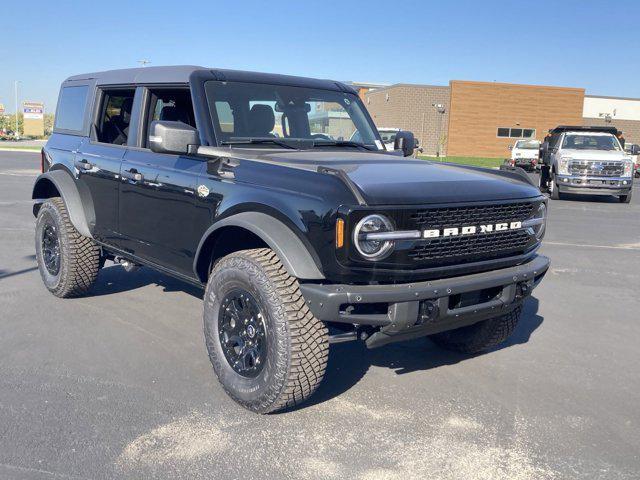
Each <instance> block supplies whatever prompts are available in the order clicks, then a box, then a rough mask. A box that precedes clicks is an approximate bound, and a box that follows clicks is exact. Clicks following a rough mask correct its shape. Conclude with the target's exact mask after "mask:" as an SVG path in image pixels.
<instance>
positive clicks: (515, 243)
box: [407, 230, 531, 264]
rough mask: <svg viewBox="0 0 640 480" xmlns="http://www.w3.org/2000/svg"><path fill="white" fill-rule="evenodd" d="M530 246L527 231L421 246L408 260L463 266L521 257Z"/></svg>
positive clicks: (445, 239) (450, 239)
mask: <svg viewBox="0 0 640 480" xmlns="http://www.w3.org/2000/svg"><path fill="white" fill-rule="evenodd" d="M530 242H531V236H530V235H529V234H528V233H527V232H526V231H524V230H510V231H506V232H493V233H484V234H478V235H464V236H459V237H441V238H434V239H432V240H429V241H426V242H424V243H420V244H419V245H418V246H416V247H415V248H414V249H413V250H411V251H410V252H409V253H408V254H407V256H408V257H409V258H411V259H413V260H414V261H417V262H426V261H429V262H430V263H436V264H450V263H464V262H469V261H479V260H490V259H494V258H500V257H503V256H507V255H509V254H517V253H522V252H524V251H525V250H526V249H527V247H528V245H529V243H530Z"/></svg>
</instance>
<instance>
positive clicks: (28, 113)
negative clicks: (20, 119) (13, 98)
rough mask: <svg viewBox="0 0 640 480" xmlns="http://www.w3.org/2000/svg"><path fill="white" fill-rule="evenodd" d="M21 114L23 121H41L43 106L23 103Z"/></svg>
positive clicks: (34, 103) (35, 103)
mask: <svg viewBox="0 0 640 480" xmlns="http://www.w3.org/2000/svg"><path fill="white" fill-rule="evenodd" d="M22 113H23V114H24V118H25V119H30V120H42V119H43V118H44V104H43V103H39V102H24V103H23V104H22Z"/></svg>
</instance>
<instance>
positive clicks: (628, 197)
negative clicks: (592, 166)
mask: <svg viewBox="0 0 640 480" xmlns="http://www.w3.org/2000/svg"><path fill="white" fill-rule="evenodd" d="M618 198H619V200H620V203H631V191H629V193H628V194H627V195H620V197H618Z"/></svg>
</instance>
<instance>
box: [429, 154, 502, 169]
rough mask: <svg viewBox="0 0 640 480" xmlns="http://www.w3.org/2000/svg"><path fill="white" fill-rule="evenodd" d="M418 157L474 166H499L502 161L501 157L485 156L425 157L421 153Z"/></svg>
mask: <svg viewBox="0 0 640 480" xmlns="http://www.w3.org/2000/svg"><path fill="white" fill-rule="evenodd" d="M419 158H423V159H425V160H431V161H432V162H449V163H460V164H462V165H473V166H475V167H485V168H494V167H499V166H500V165H502V163H503V162H504V159H503V158H487V157H439V158H437V157H427V156H424V155H421V156H420V157H419Z"/></svg>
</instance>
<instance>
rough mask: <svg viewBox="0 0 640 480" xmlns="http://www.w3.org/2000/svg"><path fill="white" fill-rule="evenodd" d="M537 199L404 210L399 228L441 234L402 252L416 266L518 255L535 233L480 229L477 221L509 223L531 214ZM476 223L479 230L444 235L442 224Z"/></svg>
mask: <svg viewBox="0 0 640 480" xmlns="http://www.w3.org/2000/svg"><path fill="white" fill-rule="evenodd" d="M539 205H540V201H539V200H535V201H520V202H512V203H502V204H488V205H471V206H456V207H435V208H421V209H419V210H412V211H407V212H403V215H402V218H401V219H400V218H397V217H396V220H398V223H397V225H398V228H402V229H406V230H413V229H416V230H432V229H438V230H440V231H441V236H439V237H436V238H431V239H422V240H419V241H416V242H415V243H414V244H413V245H412V246H411V247H410V248H408V249H407V250H406V251H405V252H404V255H403V256H404V260H405V261H407V262H409V264H411V265H413V266H414V267H415V268H424V267H430V266H446V265H456V264H462V263H469V262H480V261H484V260H493V259H498V258H504V257H508V256H513V255H519V254H522V253H525V252H526V251H527V250H529V249H530V248H531V247H532V246H533V245H534V244H535V243H536V240H535V237H534V236H532V235H530V234H529V233H528V232H527V231H526V230H525V229H518V230H506V231H493V232H490V233H488V232H487V233H480V225H496V224H498V223H511V222H518V221H520V222H521V221H524V220H526V219H528V218H531V217H532V216H533V215H534V214H535V212H536V211H537V209H538V206H539ZM465 226H475V227H476V228H477V229H478V233H476V234H471V235H455V236H446V237H445V236H444V235H442V232H443V230H444V229H445V228H456V227H457V228H461V227H465Z"/></svg>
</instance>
